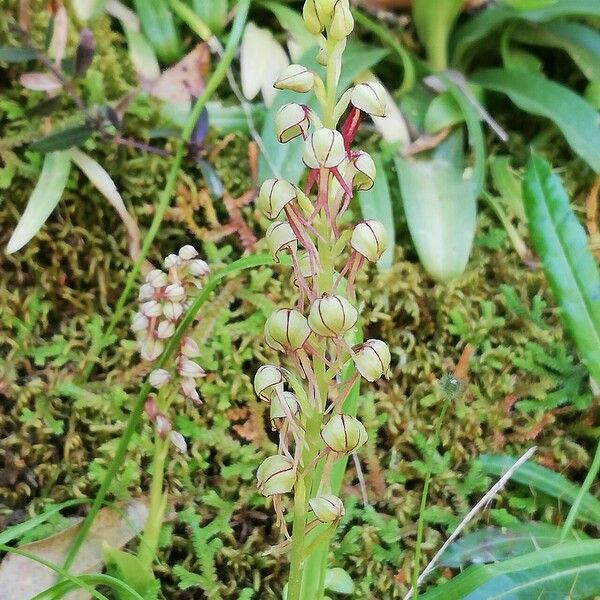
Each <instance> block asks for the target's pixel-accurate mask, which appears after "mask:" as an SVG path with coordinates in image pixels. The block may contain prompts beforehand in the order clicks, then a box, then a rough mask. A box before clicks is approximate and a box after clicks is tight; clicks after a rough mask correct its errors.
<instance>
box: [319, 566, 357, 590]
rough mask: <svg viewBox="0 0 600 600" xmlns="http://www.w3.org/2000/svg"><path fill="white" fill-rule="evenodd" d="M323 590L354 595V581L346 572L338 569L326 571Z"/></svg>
mask: <svg viewBox="0 0 600 600" xmlns="http://www.w3.org/2000/svg"><path fill="white" fill-rule="evenodd" d="M324 587H325V589H326V590H328V591H330V592H335V593H336V594H344V595H349V594H353V593H354V581H352V577H350V575H349V574H348V572H347V571H344V569H341V568H340V567H334V568H333V569H327V571H326V572H325V586H324Z"/></svg>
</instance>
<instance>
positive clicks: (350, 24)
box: [327, 0, 354, 41]
mask: <svg viewBox="0 0 600 600" xmlns="http://www.w3.org/2000/svg"><path fill="white" fill-rule="evenodd" d="M353 29H354V17H353V16H352V12H351V11H350V4H349V2H348V0H336V2H335V4H334V5H333V15H332V17H331V23H330V24H329V29H328V30H327V33H328V34H329V35H328V37H329V38H331V39H332V40H336V41H337V40H343V39H344V38H346V37H348V36H349V35H350V33H352V30H353Z"/></svg>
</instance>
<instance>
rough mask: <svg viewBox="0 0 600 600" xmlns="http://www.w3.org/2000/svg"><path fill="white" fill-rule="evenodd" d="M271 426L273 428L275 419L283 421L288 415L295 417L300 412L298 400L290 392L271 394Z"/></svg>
mask: <svg viewBox="0 0 600 600" xmlns="http://www.w3.org/2000/svg"><path fill="white" fill-rule="evenodd" d="M269 412H270V417H271V424H272V425H273V426H275V421H276V420H277V419H284V418H286V417H287V416H288V415H292V416H295V415H297V414H298V413H299V412H300V404H298V398H296V395H295V394H293V393H292V392H283V393H281V394H273V397H272V398H271V408H270V411H269Z"/></svg>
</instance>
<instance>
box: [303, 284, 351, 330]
mask: <svg viewBox="0 0 600 600" xmlns="http://www.w3.org/2000/svg"><path fill="white" fill-rule="evenodd" d="M357 318H358V313H357V311H356V309H355V308H354V306H352V304H350V302H348V300H346V298H344V297H343V296H340V295H335V296H330V295H329V294H323V295H322V296H321V297H320V298H317V299H316V300H315V301H314V302H313V303H312V304H311V307H310V313H309V315H308V324H309V325H310V328H311V329H312V330H313V331H314V332H315V333H316V334H317V335H322V336H324V337H337V336H339V335H344V333H346V332H347V331H348V330H349V329H351V328H352V327H353V326H354V324H355V323H356V320H357Z"/></svg>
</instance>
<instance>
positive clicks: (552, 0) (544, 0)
mask: <svg viewBox="0 0 600 600" xmlns="http://www.w3.org/2000/svg"><path fill="white" fill-rule="evenodd" d="M557 2H558V0H504V4H506V5H507V6H510V7H511V8H515V9H516V10H536V9H539V8H546V7H547V6H551V5H552V4H556V3H557Z"/></svg>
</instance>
